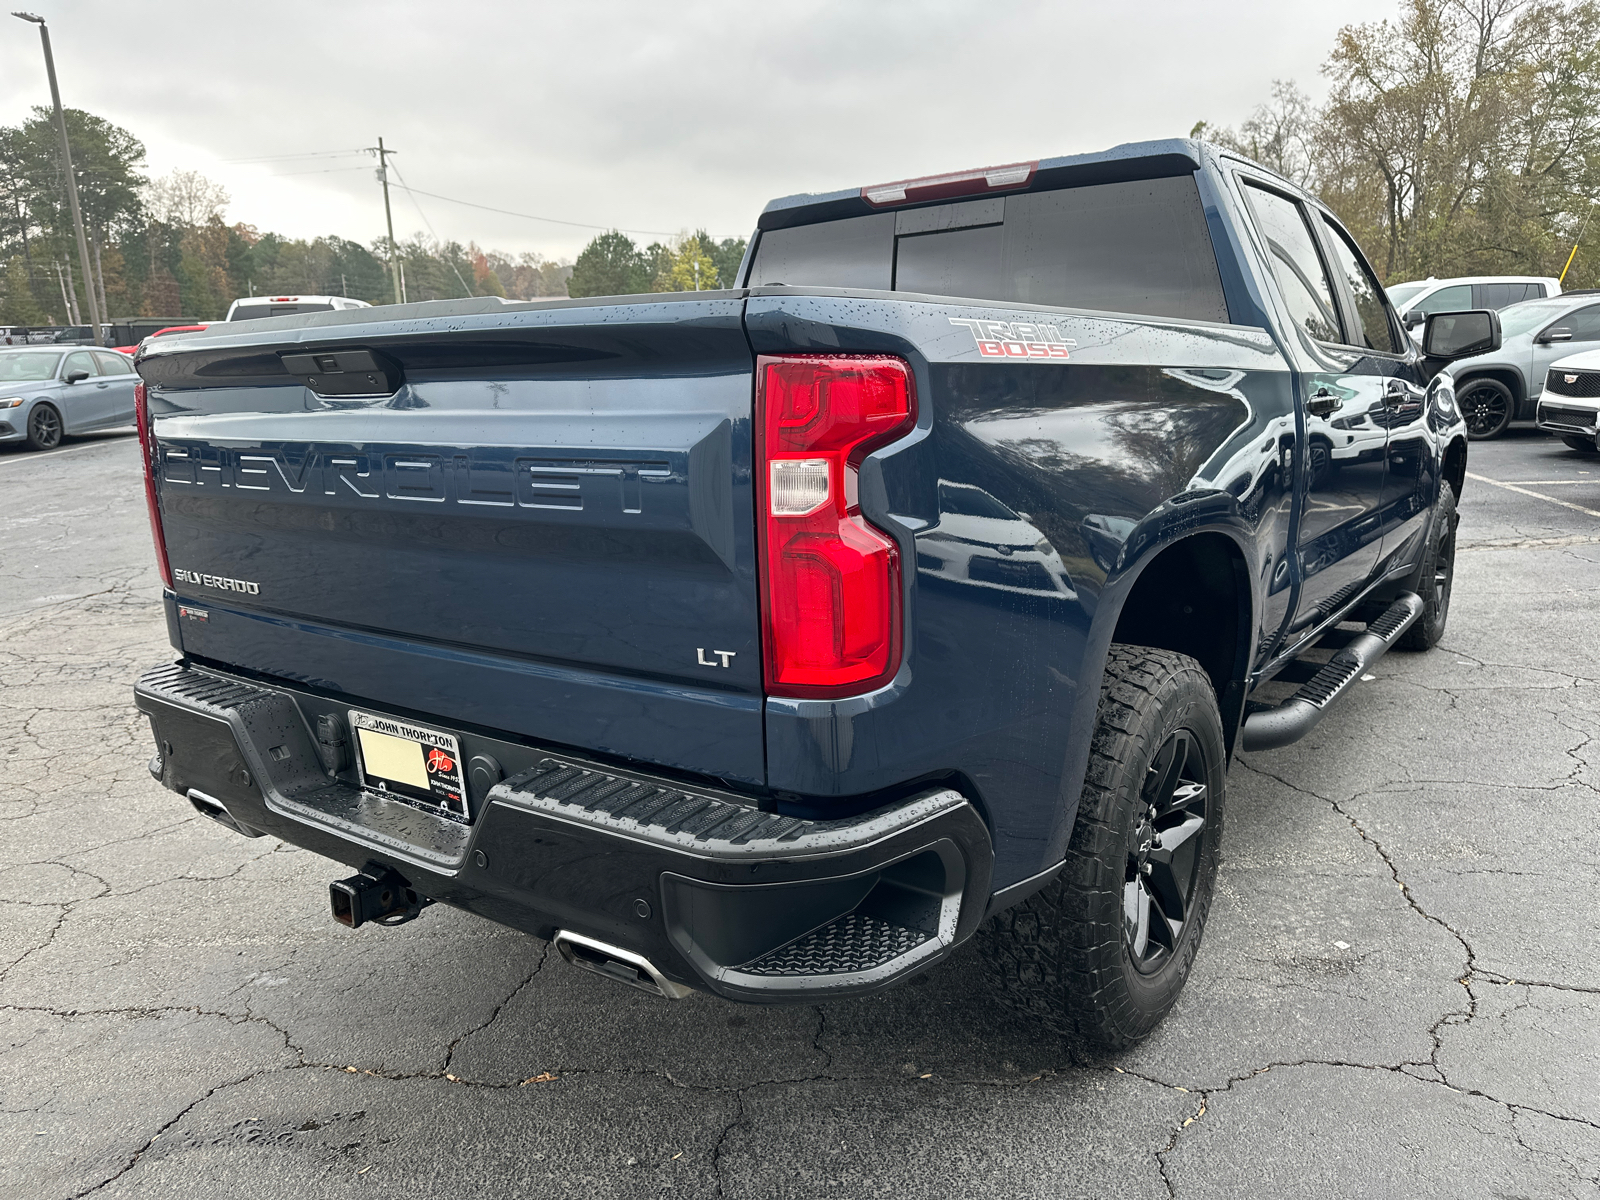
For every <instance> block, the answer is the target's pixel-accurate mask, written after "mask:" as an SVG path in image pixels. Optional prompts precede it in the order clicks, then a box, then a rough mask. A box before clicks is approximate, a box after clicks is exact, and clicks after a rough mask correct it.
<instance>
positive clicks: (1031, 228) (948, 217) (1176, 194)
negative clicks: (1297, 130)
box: [750, 175, 1228, 322]
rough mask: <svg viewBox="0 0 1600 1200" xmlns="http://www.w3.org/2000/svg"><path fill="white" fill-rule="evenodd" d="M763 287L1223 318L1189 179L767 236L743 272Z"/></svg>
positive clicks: (1066, 191) (1034, 195)
mask: <svg viewBox="0 0 1600 1200" xmlns="http://www.w3.org/2000/svg"><path fill="white" fill-rule="evenodd" d="M764 283H786V284H790V285H794V286H807V285H810V286H820V287H858V288H878V289H885V288H893V289H895V290H897V291H903V292H921V293H924V294H928V295H937V296H951V297H959V298H970V299H978V300H1009V301H1020V302H1023V303H1028V304H1039V305H1049V306H1052V307H1062V308H1086V309H1100V310H1109V311H1112V312H1126V313H1138V314H1142V315H1147V316H1157V317H1179V318H1187V319H1190V320H1199V321H1217V322H1226V321H1227V320H1228V306H1227V302H1226V301H1225V300H1224V299H1223V295H1222V281H1221V278H1220V276H1219V275H1218V272H1217V260H1216V255H1215V253H1214V252H1213V250H1212V248H1211V236H1210V233H1209V231H1208V230H1207V228H1206V221H1205V213H1204V211H1203V209H1202V207H1201V204H1200V193H1199V189H1198V188H1197V187H1196V185H1195V181H1194V177H1193V176H1190V175H1184V176H1178V177H1174V178H1169V179H1147V180H1139V181H1136V182H1131V183H1107V184H1094V185H1091V186H1087V187H1078V188H1063V189H1059V190H1056V191H1048V192H1029V193H1024V194H1022V195H1015V196H1007V197H1004V198H1003V200H1002V199H1001V198H1000V197H992V198H988V199H984V200H973V201H966V202H962V203H957V204H949V205H939V206H935V207H930V208H922V209H904V210H900V211H899V213H898V214H896V213H881V214H876V215H873V216H868V217H851V218H848V219H846V220H841V221H826V222H821V223H819V224H816V225H806V226H801V227H798V228H795V229H779V230H773V231H770V232H767V233H763V234H762V235H761V242H760V245H759V246H758V247H757V249H756V254H755V261H754V263H753V265H752V267H751V272H750V284H751V286H758V285H760V284H764Z"/></svg>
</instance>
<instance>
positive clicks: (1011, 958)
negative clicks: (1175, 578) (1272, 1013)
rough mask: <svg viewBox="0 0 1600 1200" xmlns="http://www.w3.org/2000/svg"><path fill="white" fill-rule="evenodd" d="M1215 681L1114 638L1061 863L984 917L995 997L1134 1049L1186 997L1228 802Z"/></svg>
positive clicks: (1058, 1027)
mask: <svg viewBox="0 0 1600 1200" xmlns="http://www.w3.org/2000/svg"><path fill="white" fill-rule="evenodd" d="M1227 757H1228V751H1227V743H1226V740H1225V739H1224V737H1223V732H1222V712H1221V709H1220V708H1219V706H1218V704H1217V693H1216V688H1215V686H1214V685H1213V684H1212V681H1211V677H1210V676H1209V675H1207V674H1206V672H1205V669H1204V668H1203V667H1201V666H1200V664H1199V663H1197V662H1196V661H1195V660H1194V659H1192V658H1190V657H1188V656H1187V655H1183V654H1175V653H1174V652H1172V651H1171V650H1158V649H1156V648H1154V647H1152V646H1136V645H1124V644H1121V643H1114V644H1113V645H1112V646H1111V648H1110V650H1109V651H1108V652H1107V655H1106V667H1105V675H1104V678H1103V679H1102V681H1101V685H1100V708H1099V712H1098V713H1097V714H1096V718H1095V729H1094V736H1093V739H1092V741H1091V744H1090V748H1089V767H1088V771H1087V772H1086V774H1085V776H1084V780H1083V788H1082V791H1081V793H1080V797H1079V801H1078V809H1077V815H1076V818H1075V819H1074V821H1073V827H1072V836H1071V837H1070V839H1069V840H1068V842H1067V850H1066V860H1065V862H1063V864H1062V866H1061V869H1060V873H1059V874H1057V875H1056V876H1055V878H1054V879H1052V880H1051V881H1050V882H1049V883H1047V884H1045V885H1044V886H1043V887H1042V888H1040V889H1039V890H1038V891H1037V892H1035V893H1033V894H1032V895H1031V896H1029V897H1028V898H1027V899H1025V900H1023V901H1022V902H1021V903H1018V904H1015V905H1012V906H1011V907H1008V908H1005V909H1002V910H1001V911H1000V912H998V913H996V914H995V916H994V917H992V918H991V919H990V920H989V921H987V922H986V923H985V924H984V925H983V927H982V928H980V929H979V930H978V939H977V940H978V951H979V955H980V958H981V960H982V962H983V964H984V971H985V973H986V974H987V975H988V976H989V979H990V982H991V983H992V984H993V985H994V987H995V989H996V991H997V993H998V995H999V997H1000V999H1001V1000H1003V1001H1004V1002H1005V1003H1006V1004H1008V1005H1010V1006H1012V1007H1014V1008H1016V1009H1018V1010H1019V1011H1021V1012H1024V1013H1027V1014H1029V1015H1030V1016H1033V1017H1035V1018H1038V1019H1040V1020H1041V1021H1042V1022H1043V1024H1045V1025H1046V1026H1047V1027H1048V1028H1051V1029H1053V1030H1055V1031H1056V1032H1059V1033H1063V1034H1065V1035H1067V1036H1068V1037H1069V1038H1072V1039H1074V1040H1077V1041H1081V1042H1083V1043H1085V1044H1087V1045H1090V1046H1096V1047H1099V1048H1101V1049H1108V1050H1119V1049H1127V1048H1128V1047H1129V1046H1132V1045H1134V1044H1136V1043H1138V1042H1139V1041H1141V1040H1143V1039H1144V1038H1146V1037H1148V1036H1149V1035H1150V1033H1151V1032H1152V1031H1153V1030H1154V1029H1155V1027H1156V1026H1157V1025H1159V1024H1160V1023H1161V1020H1162V1018H1164V1017H1165V1016H1166V1015H1167V1014H1168V1013H1169V1012H1171V1011H1172V1007H1173V1005H1175V1004H1176V1003H1177V1002H1178V996H1179V993H1181V992H1182V991H1183V985H1184V982H1185V980H1187V979H1188V977H1189V971H1190V969H1191V968H1192V967H1193V965H1194V958H1195V955H1196V953H1198V951H1199V949H1200V939H1201V937H1202V935H1203V934H1204V933H1205V927H1206V917H1207V914H1208V913H1209V912H1210V909H1211V899H1212V896H1213V895H1214V893H1215V891H1216V879H1217V864H1218V861H1219V859H1220V857H1221V856H1220V847H1221V842H1222V828H1223V823H1224V820H1225V817H1224V812H1225V809H1226V807H1227V795H1228V782H1227V773H1226V772H1227Z"/></svg>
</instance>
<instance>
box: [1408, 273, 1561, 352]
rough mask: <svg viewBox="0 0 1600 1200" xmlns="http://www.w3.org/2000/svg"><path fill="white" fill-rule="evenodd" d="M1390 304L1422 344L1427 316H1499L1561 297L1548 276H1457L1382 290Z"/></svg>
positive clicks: (1424, 280) (1557, 287)
mask: <svg viewBox="0 0 1600 1200" xmlns="http://www.w3.org/2000/svg"><path fill="white" fill-rule="evenodd" d="M1384 291H1386V292H1388V294H1389V303H1391V304H1393V305H1394V307H1395V311H1396V312H1398V313H1399V314H1400V323H1401V324H1402V325H1404V326H1405V327H1406V329H1407V330H1409V331H1410V333H1411V337H1412V339H1413V340H1414V341H1417V342H1420V341H1421V340H1422V326H1423V323H1424V322H1425V321H1426V320H1427V319H1428V314H1429V313H1436V312H1464V311H1465V310H1467V309H1470V308H1492V309H1493V310H1494V311H1495V312H1499V311H1500V310H1501V309H1502V308H1507V307H1509V306H1511V305H1513V304H1521V303H1522V302H1523V301H1524V300H1543V299H1544V298H1545V297H1547V296H1559V295H1560V294H1561V281H1560V280H1559V279H1552V278H1551V277H1550V276H1548V275H1458V276H1456V277H1455V278H1454V279H1418V280H1413V281H1411V282H1409V283H1397V284H1395V285H1394V286H1393V287H1390V288H1385V289H1384Z"/></svg>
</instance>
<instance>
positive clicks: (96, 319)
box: [11, 12, 394, 346]
mask: <svg viewBox="0 0 1600 1200" xmlns="http://www.w3.org/2000/svg"><path fill="white" fill-rule="evenodd" d="M11 15H12V16H13V17H16V18H17V19H18V20H21V21H29V22H31V23H32V24H34V25H37V26H38V27H39V40H40V41H41V42H43V43H44V69H45V74H47V75H49V76H50V101H51V103H52V104H54V105H55V108H56V128H57V129H58V130H59V131H60V133H61V165H62V167H63V168H64V169H65V170H66V172H67V199H68V200H69V201H70V202H71V204H72V224H73V226H74V227H75V228H76V229H77V231H78V262H79V263H80V265H81V266H82V267H83V290H84V291H85V292H86V293H87V294H88V297H89V320H90V321H91V322H92V324H93V326H94V344H95V345H96V346H103V345H105V335H104V334H103V332H102V331H101V328H100V301H99V300H98V299H97V298H96V297H95V294H94V272H93V271H92V270H90V268H89V239H88V238H86V237H85V236H84V234H83V211H82V210H81V209H80V208H79V207H78V177H77V175H75V174H74V173H73V170H72V146H71V145H70V144H69V143H68V141H67V116H66V114H65V113H64V112H62V111H61V89H60V88H59V87H57V86H56V60H55V56H54V55H52V54H51V53H50V30H49V28H48V27H47V26H46V25H45V23H44V18H43V17H36V16H34V15H33V14H32V13H25V12H14V13H12V14H11ZM389 240H390V242H391V243H392V242H393V241H394V237H393V235H392V234H391V235H390V239H389Z"/></svg>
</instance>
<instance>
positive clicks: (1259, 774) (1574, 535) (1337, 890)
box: [0, 431, 1600, 1200]
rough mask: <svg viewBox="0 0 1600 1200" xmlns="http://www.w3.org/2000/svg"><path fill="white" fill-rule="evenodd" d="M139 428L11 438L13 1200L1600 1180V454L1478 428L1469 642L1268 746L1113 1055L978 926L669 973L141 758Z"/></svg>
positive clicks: (1243, 776) (6, 1011)
mask: <svg viewBox="0 0 1600 1200" xmlns="http://www.w3.org/2000/svg"><path fill="white" fill-rule="evenodd" d="M137 460H138V453H137V445H136V443H135V441H134V440H133V439H132V438H129V437H125V436H124V437H111V438H101V439H99V440H95V441H77V442H73V443H69V444H68V445H67V446H66V447H65V448H63V449H62V450H60V451H57V452H54V453H51V454H48V455H27V454H23V453H17V452H0V512H3V513H4V519H3V522H0V733H3V735H4V736H3V739H0V771H3V773H4V780H5V782H4V784H3V785H0V828H3V830H4V834H3V836H0V855H3V868H4V869H3V871H0V911H3V920H0V1031H3V1032H0V1110H3V1113H0V1195H4V1196H7V1197H69V1196H70V1197H77V1196H84V1195H91V1194H92V1195H95V1196H99V1197H114V1196H140V1197H148V1196H183V1197H194V1196H222V1195H227V1196H248V1197H257V1196H260V1197H276V1196H284V1197H295V1198H297V1200H302V1198H304V1197H311V1196H318V1197H320V1196H339V1197H343V1196H381V1197H388V1196H411V1197H430V1198H441V1200H442V1198H444V1197H457V1196H459V1197H467V1196H471V1197H502V1196H567V1195H571V1196H585V1197H589V1196H625V1197H634V1196H647V1195H657V1194H666V1193H670V1194H672V1195H674V1196H712V1195H716V1196H729V1197H732V1196H746V1197H774V1196H811V1195H827V1196H838V1197H855V1196H863V1197H864V1196H876V1195H879V1194H883V1193H889V1192H892V1193H893V1194H895V1195H897V1196H921V1195H928V1196H951V1195H964V1196H965V1195H982V1196H987V1195H1001V1196H1050V1197H1076V1196H1084V1197H1118V1198H1120V1200H1135V1198H1143V1197H1155V1198H1161V1197H1168V1196H1185V1197H1191V1196H1192V1197H1208V1198H1211V1197H1232V1196H1240V1197H1260V1196H1286V1195H1293V1196H1297V1197H1321V1196H1339V1197H1349V1196H1381V1197H1390V1196H1393V1197H1408V1198H1415V1197H1430V1196H1439V1197H1600V957H1597V954H1596V932H1595V931H1596V928H1597V925H1600V836H1597V831H1600V791H1597V788H1600V744H1597V743H1596V741H1595V738H1594V735H1593V730H1594V729H1595V727H1596V723H1597V718H1600V686H1597V684H1600V663H1597V662H1596V653H1595V652H1596V649H1597V648H1600V630H1597V626H1600V457H1597V458H1583V457H1581V456H1579V455H1577V454H1575V453H1572V452H1570V451H1568V450H1566V449H1565V448H1564V447H1563V446H1562V445H1561V444H1560V443H1559V442H1556V441H1554V440H1551V439H1547V438H1545V437H1544V436H1543V435H1540V434H1537V433H1528V432H1523V431H1517V432H1514V433H1513V434H1512V435H1511V436H1509V437H1508V438H1506V439H1504V440H1502V441H1499V442H1494V443H1488V444H1477V445H1475V446H1474V447H1473V449H1472V455H1471V460H1470V463H1469V467H1468V470H1469V472H1470V476H1469V479H1468V481H1467V486H1466V489H1465V495H1464V496H1463V498H1462V503H1461V514H1462V521H1461V552H1460V556H1459V560H1458V575H1457V583H1456V592H1455V599H1454V608H1453V613H1452V617H1451V623H1450V630H1449V632H1448V633H1447V635H1446V638H1445V641H1444V643H1443V645H1441V646H1440V647H1439V648H1438V649H1436V650H1435V651H1433V652H1432V653H1430V654H1427V655H1421V656H1418V655H1407V654H1404V653H1402V652H1398V651H1397V652H1395V653H1393V654H1391V655H1389V656H1388V657H1386V658H1384V659H1383V660H1382V661H1381V662H1379V663H1378V664H1377V665H1376V666H1375V668H1374V670H1373V672H1372V674H1373V675H1374V676H1375V678H1373V679H1372V680H1370V681H1368V682H1366V683H1364V684H1362V685H1361V686H1360V688H1359V689H1358V691H1357V692H1356V694H1355V695H1354V696H1353V697H1352V698H1351V699H1350V700H1348V701H1347V702H1345V703H1344V704H1343V705H1342V706H1341V707H1339V708H1338V709H1336V710H1335V711H1334V712H1333V713H1332V714H1330V716H1329V718H1328V719H1327V720H1326V721H1325V722H1324V723H1323V724H1322V725H1321V726H1320V727H1319V728H1318V729H1317V730H1316V732H1315V733H1313V735H1312V736H1311V737H1310V738H1308V739H1306V740H1305V741H1303V742H1301V743H1299V744H1297V745H1294V746H1291V747H1288V748H1286V749H1283V750H1278V751H1273V752H1271V753H1264V754H1253V755H1249V756H1247V757H1245V758H1243V759H1241V760H1240V761H1238V762H1237V763H1236V764H1235V767H1234V770H1233V773H1232V775H1231V777H1230V789H1231V791H1230V801H1229V807H1230V811H1229V825H1228V828H1227V831H1226V839H1227V840H1226V842H1225V846H1224V850H1225V862H1224V865H1223V868H1222V874H1221V877H1220V884H1219V889H1220V890H1219V894H1218V898H1217V903H1216V906H1215V908H1214V910H1213V917H1212V923H1211V925H1210V927H1209V929H1208V931H1207V934H1206V944H1205V947H1204V948H1203V950H1202V951H1201V954H1200V959H1199V962H1198V964H1197V967H1196V971H1195V974H1194V976H1193V978H1192V980H1191V982H1190V984H1189V987H1188V990H1187V991H1186V993H1185V995H1184V997H1183V999H1182V1001H1181V1003H1180V1005H1179V1007H1178V1009H1177V1010H1176V1011H1175V1013H1174V1014H1173V1015H1172V1017H1171V1018H1170V1019H1169V1020H1168V1021H1167V1023H1166V1024H1165V1025H1164V1026H1163V1027H1162V1028H1161V1029H1160V1030H1159V1031H1158V1033H1157V1034H1156V1036H1155V1037H1153V1038H1152V1039H1151V1040H1150V1041H1149V1042H1148V1043H1147V1044H1146V1045H1144V1046H1143V1047H1141V1048H1140V1049H1138V1050H1137V1051H1135V1052H1133V1053H1130V1054H1127V1055H1123V1056H1120V1057H1116V1058H1104V1059H1087V1058H1084V1057H1083V1056H1081V1055H1075V1054H1074V1053H1073V1052H1072V1051H1071V1050H1070V1049H1069V1048H1067V1047H1065V1046H1063V1045H1062V1044H1061V1043H1060V1042H1058V1041H1056V1040H1053V1039H1051V1038H1049V1037H1046V1036H1044V1035H1043V1034H1041V1033H1040V1031H1039V1030H1037V1029H1036V1028H1034V1027H1031V1026H1030V1025H1028V1024H1027V1023H1025V1022H1024V1021H1022V1020H1020V1019H1017V1018H1013V1017H1012V1016H1010V1015H1009V1014H1008V1012H1007V1011H1006V1010H1005V1009H1003V1008H1001V1007H999V1006H998V1005H997V1004H996V1003H995V1002H994V1001H992V1000H991V999H990V998H989V997H988V995H987V993H986V990H985V988H984V984H983V981H982V978H981V974H980V972H979V969H978V964H977V962H976V960H975V958H974V956H973V955H972V954H971V953H962V954H960V955H958V956H956V957H955V958H954V959H953V960H952V961H950V962H948V963H946V964H944V965H943V966H942V967H940V968H938V969H937V970H935V971H933V972H931V973H930V974H928V975H927V976H924V977H922V978H920V979H918V980H917V981H916V983H915V985H912V986H907V987H904V988H901V989H899V990H897V991H893V992H890V993H887V994H884V995H881V996H877V997H872V998H868V999H863V1000H856V1001H848V1002H842V1003H838V1004H833V1005H827V1006H823V1007H806V1008H791V1009H785V1008H747V1007H736V1006H733V1005H729V1004H726V1003H723V1002H721V1001H719V1000H715V999H712V998H710V997H705V996H696V997H695V998H692V999H690V1000H687V1001H683V1002H681V1003H677V1004H669V1003H666V1002H663V1001H659V1000H654V999H652V998H650V997H647V996H644V995H642V994H636V993H632V992H629V991H627V990H625V989H622V988H619V987H616V986H614V985H610V984H607V983H606V982H604V981H602V980H599V979H596V978H594V977H592V976H587V975H583V974H580V973H578V972H576V971H573V970H571V969H570V968H568V967H567V966H566V965H565V964H564V963H562V962H561V961H560V960H559V959H558V958H557V957H556V956H554V955H550V954H547V953H546V947H545V946H544V944H542V943H540V942H537V941H535V940H533V939H531V938H528V937H525V936H523V935H520V934H517V933H513V932H511V931H508V930H505V929H502V928H500V927H498V926H494V925H491V924H488V923H486V922H484V921H481V920H479V919H477V918H474V917H471V916H468V915H466V914H464V913H461V912H457V911H454V910H444V909H443V908H442V907H435V908H434V909H432V910H430V911H429V912H428V913H426V914H425V915H424V917H423V918H422V919H421V920H419V921H417V922H415V923H413V924H410V925H407V926H405V927H404V928H401V929H395V930H378V929H371V928H367V929H362V930H359V931H354V932H352V931H349V930H346V929H343V928H341V927H340V926H338V925H336V924H334V923H333V922H332V921H331V920H330V919H329V917H328V913H327V905H328V902H327V883H328V881H329V880H330V879H331V878H334V877H335V876H336V875H340V874H344V873H345V872H344V871H343V870H341V869H339V868H337V867H335V866H334V865H332V864H330V863H327V862H325V861H324V860H321V859H318V858H316V857H314V856H312V855H310V854H307V853H305V852H302V851H299V850H295V849H293V848H291V847H288V846H284V845H282V844H278V843H273V842H271V841H269V840H268V839H260V840H254V841H251V840H246V839H244V838H241V837H238V836H236V835H234V834H232V833H229V832H227V831H226V830H224V829H222V828H221V827H219V826H217V825H216V824H214V823H212V822H209V821H207V820H205V819H203V818H200V817H198V816H196V815H195V814H194V813H193V812H192V811H191V810H190V809H189V808H188V806H187V805H185V804H184V803H183V801H182V800H180V799H179V798H178V797H177V796H174V795H173V794H171V793H170V792H167V791H165V790H163V789H162V788H161V787H159V786H158V785H157V784H155V783H154V782H152V781H151V779H150V777H149V775H148V774H147V772H146V770H145V765H144V764H145V760H146V758H147V757H148V756H149V754H150V753H151V747H150V745H149V735H148V731H147V729H146V727H145V725H144V722H143V720H142V718H139V717H138V716H137V714H136V713H135V711H134V708H133V704H132V684H133V681H134V679H135V677H136V676H137V675H138V674H139V673H140V672H141V671H142V670H144V669H145V668H147V667H149V666H151V665H154V664H155V663H157V662H160V661H162V660H163V656H164V655H165V654H166V653H167V642H166V633H165V627H164V623H163V620H162V617H161V612H160V607H159V584H158V582H157V579H156V574H155V570H154V567H153V563H152V555H151V552H150V545H149V534H148V531H147V529H146V524H145V514H144V498H143V494H142V491H141V487H140V483H139V478H138V461H137Z"/></svg>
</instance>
